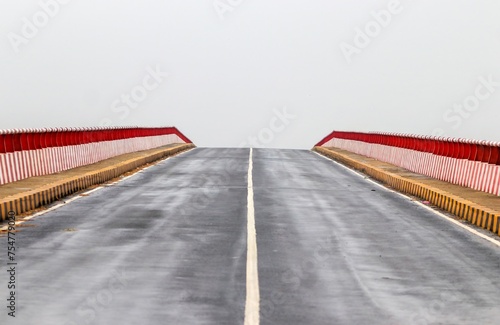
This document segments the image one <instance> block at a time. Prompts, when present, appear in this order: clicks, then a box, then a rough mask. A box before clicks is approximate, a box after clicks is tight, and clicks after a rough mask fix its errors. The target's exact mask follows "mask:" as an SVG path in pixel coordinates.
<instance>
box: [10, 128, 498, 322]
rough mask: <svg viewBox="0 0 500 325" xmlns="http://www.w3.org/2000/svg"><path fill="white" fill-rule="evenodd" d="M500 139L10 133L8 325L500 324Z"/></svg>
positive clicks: (147, 131) (168, 131)
mask: <svg viewBox="0 0 500 325" xmlns="http://www.w3.org/2000/svg"><path fill="white" fill-rule="evenodd" d="M499 149H500V146H499V145H498V144H497V143H487V142H480V141H471V140H463V139H445V138H431V137H420V136H414V135H402V134H383V133H359V132H338V131H335V132H333V133H332V134H330V135H328V136H327V137H325V139H323V140H322V141H320V142H319V143H318V144H317V145H316V146H314V148H313V150H310V151H309V150H278V149H259V148H253V149H251V148H218V149H213V148H197V147H195V146H194V145H193V144H192V143H191V141H190V140H189V139H188V138H187V137H186V136H184V135H183V134H182V133H181V132H180V131H179V130H177V129H176V128H173V127H169V128H101V129H39V130H9V131H4V132H1V133H0V164H1V165H0V171H1V172H0V175H1V178H0V180H1V184H2V185H1V186H0V208H1V209H0V211H1V216H2V220H3V223H2V224H0V226H2V234H1V235H0V240H1V241H2V245H1V246H0V247H3V252H2V253H1V254H2V255H1V256H2V258H1V263H0V264H1V265H2V269H5V270H7V272H6V271H5V270H4V271H2V272H1V273H0V285H1V286H2V290H1V292H2V301H3V302H4V304H6V305H5V307H2V309H3V310H2V312H1V313H0V319H1V320H2V322H1V323H2V324H63V325H75V324H115V323H116V324H384V325H385V324H498V321H499V319H500V309H499V307H498V306H500V295H499V293H500V272H499V267H500V247H499V246H500V240H499V238H498V235H500V230H499V218H500V200H499V197H498V196H499V183H500V178H499V176H500V171H499V165H500V160H499V159H500V157H499V152H500V150H499ZM8 284H9V285H10V286H11V287H10V288H9V289H8V288H7V287H8ZM12 315H15V318H14V317H13V316H12Z"/></svg>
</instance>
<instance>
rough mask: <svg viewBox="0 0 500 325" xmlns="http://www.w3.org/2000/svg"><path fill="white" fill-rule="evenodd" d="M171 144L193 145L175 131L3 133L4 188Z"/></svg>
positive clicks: (0, 164) (0, 169)
mask: <svg viewBox="0 0 500 325" xmlns="http://www.w3.org/2000/svg"><path fill="white" fill-rule="evenodd" d="M171 143H191V141H190V140H189V139H188V138H187V137H186V136H184V135H183V134H182V133H181V132H180V131H179V130H177V128H175V127H154V128H141V127H108V128H48V129H13V130H0V185H1V184H6V183H11V182H15V181H18V180H21V179H25V178H28V177H33V176H41V175H48V174H53V173H57V172H61V171H64V170H68V169H71V168H75V167H80V166H83V165H89V164H93V163H96V162H98V161H102V160H104V159H108V158H111V157H115V156H118V155H122V154H126V153H131V152H136V151H141V150H148V149H152V148H157V147H161V146H164V145H168V144H171Z"/></svg>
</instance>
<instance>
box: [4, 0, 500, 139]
mask: <svg viewBox="0 0 500 325" xmlns="http://www.w3.org/2000/svg"><path fill="white" fill-rule="evenodd" d="M0 3H1V4H2V5H3V6H2V7H3V10H2V11H1V12H0V21H1V24H0V35H1V36H2V37H1V41H0V52H1V53H2V60H1V61H0V75H1V77H0V78H1V79H0V85H1V91H0V107H1V117H2V118H1V119H0V129H9V128H35V127H77V126H99V125H116V126H118V125H131V126H135V125H138V126H176V127H178V128H179V129H180V130H181V131H182V132H183V133H184V134H186V136H187V137H189V138H190V139H191V140H192V141H193V142H195V143H196V144H197V145H198V146H202V147H238V146H253V147H279V148H307V149H308V148H310V147H312V146H313V145H314V144H315V143H316V142H318V141H319V140H321V139H322V138H323V137H324V136H326V135H327V134H328V133H330V132H331V131H332V130H334V129H335V130H352V131H363V132H368V131H383V132H399V133H412V134H421V135H432V134H434V135H443V136H449V137H462V138H471V139H478V140H481V139H484V140H491V141H500V132H498V127H497V124H498V111H499V105H500V62H499V58H500V20H499V19H498V12H500V11H499V10H500V2H497V1H486V0H482V1H474V2H472V1H451V0H443V1H439V2H434V1H432V2H431V1H418V2H417V1H409V0H401V1H367V0H363V1H356V2H355V3H354V2H352V1H326V0H321V1H320V0H318V1H298V0H288V1H285V0H274V1H262V0H261V1H258V0H256V1H241V0H205V1H186V0H168V1H145V2H138V1H131V0H121V1H118V0H110V1H105V2H102V1H96V0H86V1H77V0H64V1H63V0H41V1H31V0H29V1H23V2H14V1H7V0H0ZM495 111H496V112H497V113H495Z"/></svg>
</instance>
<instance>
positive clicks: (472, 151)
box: [316, 131, 500, 165]
mask: <svg viewBox="0 0 500 325" xmlns="http://www.w3.org/2000/svg"><path fill="white" fill-rule="evenodd" d="M335 138H337V139H344V140H354V141H361V142H367V143H373V144H381V145H386V146H392V147H399V148H405V149H411V150H416V151H421V152H428V153H432V154H435V155H439V156H445V157H450V158H458V159H468V160H471V161H480V162H484V163H488V164H493V165H500V143H498V142H491V141H476V140H466V139H455V138H442V137H432V136H418V135H409V134H395V133H376V132H373V133H362V132H345V131H333V132H332V133H330V134H329V135H328V136H327V137H325V138H324V139H323V140H321V141H320V142H319V143H318V144H316V146H322V145H324V144H325V143H327V142H328V141H330V140H332V139H335Z"/></svg>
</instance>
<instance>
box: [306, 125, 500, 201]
mask: <svg viewBox="0 0 500 325" xmlns="http://www.w3.org/2000/svg"><path fill="white" fill-rule="evenodd" d="M316 146H322V147H337V148H340V149H344V150H348V151H351V152H354V153H357V154H361V155H364V156H367V157H371V158H375V159H377V160H380V161H384V162H387V163H390V164H393V165H396V166H399V167H403V168H406V169H408V170H410V171H413V172H415V173H419V174H423V175H426V176H430V177H433V178H436V179H440V180H442V181H446V182H450V183H453V184H458V185H461V186H466V187H470V188H473V189H475V190H479V191H483V192H487V193H491V194H495V195H500V143H498V142H491V141H476V140H467V139H456V138H442V137H433V136H418V135H410V134H397V133H376V132H371V133H362V132H344V131H333V132H332V133H331V134H329V135H328V136H327V137H325V138H324V139H323V140H321V141H320V142H319V143H318V144H316Z"/></svg>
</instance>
